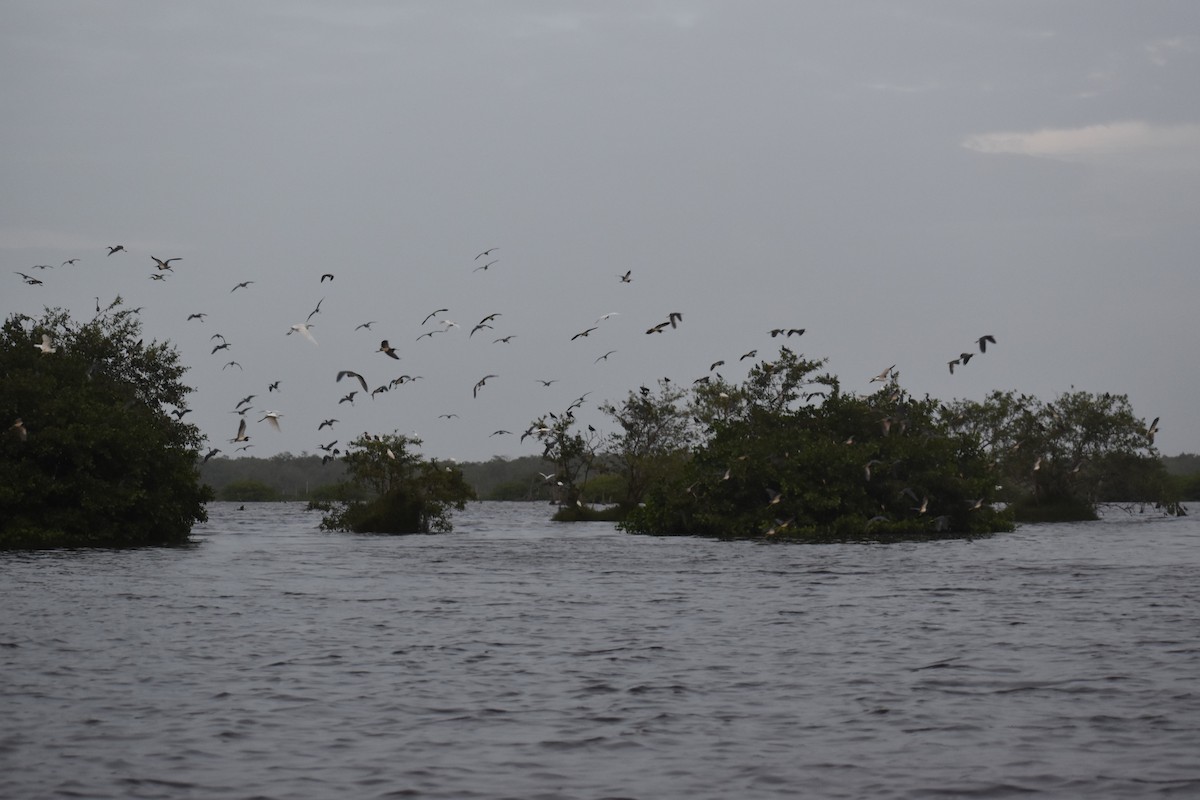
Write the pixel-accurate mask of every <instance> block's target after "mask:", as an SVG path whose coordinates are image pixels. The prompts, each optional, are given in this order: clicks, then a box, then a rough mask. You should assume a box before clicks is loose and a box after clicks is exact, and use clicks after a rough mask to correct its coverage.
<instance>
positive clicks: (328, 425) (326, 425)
mask: <svg viewBox="0 0 1200 800" xmlns="http://www.w3.org/2000/svg"><path fill="white" fill-rule="evenodd" d="M337 421H338V420H336V419H323V420H321V424H320V425H318V426H317V430H321V429H322V428H332V427H333V423H335V422H337Z"/></svg>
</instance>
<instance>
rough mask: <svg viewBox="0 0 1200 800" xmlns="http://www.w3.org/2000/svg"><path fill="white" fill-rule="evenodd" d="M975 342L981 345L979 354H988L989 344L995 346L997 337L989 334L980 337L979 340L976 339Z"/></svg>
mask: <svg viewBox="0 0 1200 800" xmlns="http://www.w3.org/2000/svg"><path fill="white" fill-rule="evenodd" d="M975 341H976V342H977V343H978V344H979V352H981V353H986V352H987V346H988V345H989V344H995V343H996V337H995V336H992V335H991V334H990V333H989V334H985V335H983V336H980V337H979V338H978V339H976V340H975Z"/></svg>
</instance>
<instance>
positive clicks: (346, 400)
mask: <svg viewBox="0 0 1200 800" xmlns="http://www.w3.org/2000/svg"><path fill="white" fill-rule="evenodd" d="M356 394H358V392H351V393H350V394H348V395H346V396H345V397H343V398H342V399H341V400H338V405H339V406H340V405H341V404H342V403H349V404H350V405H354V395H356Z"/></svg>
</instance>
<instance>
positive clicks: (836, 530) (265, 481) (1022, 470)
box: [0, 297, 1200, 548]
mask: <svg viewBox="0 0 1200 800" xmlns="http://www.w3.org/2000/svg"><path fill="white" fill-rule="evenodd" d="M121 306H122V301H121V299H120V298H119V297H118V298H117V299H116V300H114V301H113V303H112V304H111V305H110V306H109V307H108V308H106V309H100V308H99V307H98V308H97V315H96V317H94V318H93V319H92V320H91V321H90V322H87V323H84V324H78V323H75V322H73V321H72V320H71V319H70V318H69V316H68V315H67V314H66V313H65V312H63V311H61V310H58V309H55V310H51V309H47V310H46V312H45V315H44V316H43V317H42V318H41V319H34V318H31V317H28V316H25V315H21V314H15V315H13V316H11V317H10V318H9V319H8V320H7V321H6V322H5V323H4V326H3V329H2V335H0V369H2V371H3V373H4V374H5V376H6V380H5V381H4V382H3V383H0V413H3V414H4V415H5V416H4V419H3V420H2V421H0V422H2V423H3V424H2V425H0V433H2V434H3V435H2V436H0V456H2V458H0V473H3V474H2V476H0V477H2V478H3V480H0V487H3V488H0V520H3V522H0V548H38V547H80V546H84V547H87V546H93V547H124V546H141V545H163V544H184V543H187V542H188V540H189V534H190V531H191V527H192V525H193V524H194V523H196V522H198V521H203V520H204V519H205V518H206V516H205V510H204V504H205V502H207V501H208V500H211V499H213V498H220V499H223V500H234V501H240V502H264V501H272V500H285V499H305V500H307V501H309V506H310V508H312V509H314V510H319V511H322V512H324V517H323V519H322V521H321V523H320V524H321V527H322V528H323V529H326V530H334V531H354V532H375V533H432V532H447V531H450V530H451V529H452V521H451V516H452V511H453V510H454V509H462V508H463V507H464V506H465V503H466V502H468V501H470V500H473V499H476V498H482V499H491V500H537V501H544V502H547V503H548V504H553V505H554V506H555V507H556V509H557V510H556V511H555V512H554V513H553V519H555V520H557V521H562V522H585V521H593V520H606V521H614V522H616V523H617V526H618V528H619V529H621V530H623V531H626V532H629V533H640V534H651V535H697V536H705V537H713V538H721V539H767V540H775V541H783V540H791V541H831V540H864V541H875V540H880V539H884V540H892V539H928V538H943V537H951V536H967V537H970V536H978V535H986V534H990V533H995V532H1000V531H1006V530H1011V529H1012V528H1013V527H1014V525H1015V524H1016V523H1017V522H1039V521H1065V520H1087V519H1096V518H1097V507H1098V505H1099V504H1101V503H1106V502H1120V503H1127V504H1130V503H1131V504H1134V505H1138V506H1141V507H1146V506H1150V507H1153V508H1156V509H1158V510H1160V511H1161V512H1162V513H1165V514H1183V513H1185V510H1184V508H1183V506H1182V505H1181V501H1183V500H1192V499H1197V498H1198V496H1200V456H1194V455H1190V454H1185V455H1181V456H1177V457H1175V458H1174V459H1164V458H1163V457H1162V456H1161V455H1160V454H1159V453H1158V452H1157V450H1156V449H1155V448H1154V434H1155V432H1156V430H1157V422H1158V421H1157V420H1155V421H1153V422H1151V423H1150V424H1149V425H1147V424H1146V422H1145V421H1144V420H1142V419H1139V418H1138V417H1136V416H1135V415H1134V414H1133V411H1132V406H1131V404H1130V402H1129V399H1128V398H1127V397H1126V396H1125V395H1114V394H1111V393H1107V392H1105V393H1102V394H1092V393H1089V392H1082V391H1074V390H1073V391H1071V392H1069V393H1065V394H1062V395H1060V396H1058V397H1056V398H1054V399H1053V400H1052V401H1043V400H1041V399H1039V398H1036V397H1032V396H1030V395H1025V394H1021V393H1018V392H1015V391H1000V390H996V391H993V392H992V393H991V394H989V395H988V396H987V397H986V398H985V399H984V400H983V401H978V402H976V401H965V400H953V401H949V402H942V401H939V400H936V399H934V398H931V397H930V396H928V395H925V396H918V395H916V394H914V393H912V392H910V391H909V390H908V389H907V388H905V387H904V386H903V385H901V383H900V380H899V372H898V371H896V369H895V368H894V367H889V368H888V369H887V370H884V371H883V372H882V373H880V374H879V375H878V376H876V377H875V378H873V379H872V380H871V385H872V386H873V387H875V388H874V389H873V391H871V392H870V393H869V394H859V393H857V392H850V391H846V390H844V389H843V388H842V386H841V384H840V381H839V379H838V378H837V377H836V376H834V375H832V374H830V373H829V372H827V371H826V370H825V366H826V362H825V361H824V360H814V359H810V358H807V357H805V356H804V355H802V354H799V353H796V352H795V351H793V350H791V349H790V348H788V347H787V346H781V347H780V348H779V351H778V354H777V355H774V356H773V357H772V358H770V359H767V358H761V359H759V360H758V361H756V362H755V363H754V364H753V365H752V366H751V367H750V369H749V372H748V374H747V376H746V378H745V379H744V380H743V381H742V382H741V383H731V382H729V381H727V380H726V379H724V378H723V377H722V376H721V375H720V374H719V373H717V372H713V373H712V374H711V375H710V376H708V377H706V378H703V379H701V380H698V381H696V382H695V383H693V384H692V385H691V386H690V387H687V388H684V387H680V386H678V385H676V384H673V383H671V382H670V381H669V380H667V379H662V380H660V381H659V382H658V384H657V385H656V386H654V387H648V386H644V385H643V386H639V387H638V388H637V389H636V390H631V391H629V392H628V393H627V395H626V396H625V397H624V398H623V399H620V400H619V401H609V402H604V403H601V404H600V405H599V406H598V407H599V409H600V411H601V412H602V413H603V414H604V415H605V416H606V417H607V418H608V419H609V421H610V422H611V430H610V432H608V433H602V432H600V431H598V430H597V429H596V428H595V427H593V426H592V425H587V426H586V427H584V426H581V425H580V424H578V423H577V421H576V418H575V414H574V412H575V410H576V409H578V408H580V407H581V405H582V403H583V401H584V398H583V397H581V398H579V399H578V400H576V401H575V402H574V403H572V404H571V405H570V406H568V407H567V408H565V409H563V410H561V411H558V412H547V413H545V414H543V415H541V416H538V417H537V418H535V419H534V420H533V421H532V422H531V423H530V425H529V427H528V428H527V429H526V430H525V432H524V434H523V435H522V439H523V440H524V439H526V438H532V439H533V441H534V442H536V443H537V445H539V446H540V448H541V451H542V452H541V455H539V456H528V457H522V458H516V459H505V458H499V457H497V458H493V459H491V460H490V461H486V462H480V463H462V464H459V463H454V462H444V461H443V462H439V461H438V460H437V459H434V458H425V457H423V456H421V455H420V454H419V451H418V448H419V447H420V444H421V442H420V440H419V439H417V438H415V437H410V436H403V435H399V434H397V433H394V432H393V433H392V434H388V435H382V436H381V435H378V434H369V433H364V434H363V435H361V436H360V437H359V438H358V439H356V440H354V441H353V442H351V443H349V444H348V445H346V449H345V451H344V452H343V451H341V450H338V451H335V452H334V453H331V454H326V455H325V456H322V457H318V456H314V455H308V454H306V453H304V454H301V455H300V456H292V455H291V454H282V455H279V456H275V457H273V458H267V459H259V458H253V457H246V458H237V459H229V458H224V457H217V456H218V455H219V450H217V449H211V450H208V451H207V454H206V455H204V456H203V457H202V456H201V453H202V452H204V451H203V450H202V449H201V445H202V444H203V443H204V437H203V436H202V435H201V433H200V432H199V430H198V429H197V428H196V427H195V426H193V425H190V424H188V423H186V422H184V421H183V417H184V415H185V414H186V413H187V412H188V406H187V396H188V394H190V393H191V391H192V389H191V388H190V387H188V386H186V385H184V384H183V383H182V382H181V379H182V376H183V374H184V372H186V368H185V367H184V366H182V365H181V364H180V363H179V357H178V352H177V351H176V350H175V349H174V347H173V346H171V345H170V344H169V343H166V342H162V343H160V342H155V341H151V342H149V343H148V344H147V343H145V340H144V339H143V338H142V336H141V324H140V321H139V320H138V317H137V315H136V311H135V310H130V309H124V308H122V307H121ZM983 340H989V341H991V342H993V343H994V339H993V338H992V337H982V339H981V340H980V347H981V348H982V347H983ZM876 385H877V386H876Z"/></svg>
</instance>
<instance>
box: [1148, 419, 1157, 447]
mask: <svg viewBox="0 0 1200 800" xmlns="http://www.w3.org/2000/svg"><path fill="white" fill-rule="evenodd" d="M1158 420H1159V418H1158V417H1155V418H1154V422H1151V423H1150V427H1149V428H1146V438H1147V439H1149V440H1150V444H1154V435H1155V434H1156V433H1158Z"/></svg>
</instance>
